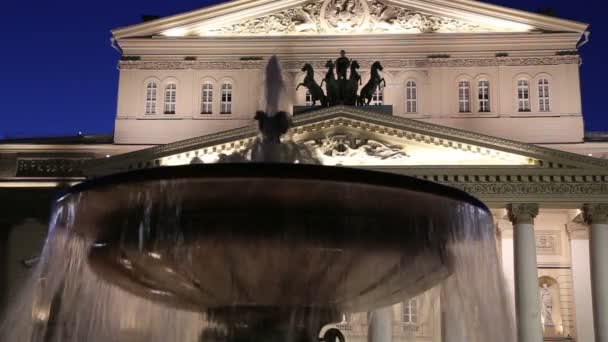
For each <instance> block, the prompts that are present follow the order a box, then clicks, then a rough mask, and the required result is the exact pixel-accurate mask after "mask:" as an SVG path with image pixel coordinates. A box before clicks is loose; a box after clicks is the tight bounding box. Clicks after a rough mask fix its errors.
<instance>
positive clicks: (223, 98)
mask: <svg viewBox="0 0 608 342" xmlns="http://www.w3.org/2000/svg"><path fill="white" fill-rule="evenodd" d="M233 105H234V83H233V82H231V81H228V80H225V81H222V86H221V88H220V114H221V115H230V114H232V110H233Z"/></svg>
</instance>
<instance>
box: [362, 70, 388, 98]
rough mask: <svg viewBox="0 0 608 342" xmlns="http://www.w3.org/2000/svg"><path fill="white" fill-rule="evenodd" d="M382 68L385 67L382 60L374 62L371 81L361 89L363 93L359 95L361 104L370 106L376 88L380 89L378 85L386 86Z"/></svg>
mask: <svg viewBox="0 0 608 342" xmlns="http://www.w3.org/2000/svg"><path fill="white" fill-rule="evenodd" d="M382 70H383V68H382V65H381V64H380V62H374V64H372V70H371V73H370V74H371V76H370V78H369V81H368V82H367V84H365V86H364V87H363V89H361V95H360V96H359V101H358V105H359V106H369V104H370V102H372V97H373V96H374V92H375V91H376V89H378V87H386V80H384V78H383V77H382V75H380V71H382ZM380 89H382V88H380Z"/></svg>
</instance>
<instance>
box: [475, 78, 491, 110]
mask: <svg viewBox="0 0 608 342" xmlns="http://www.w3.org/2000/svg"><path fill="white" fill-rule="evenodd" d="M491 85H492V83H491V82H490V80H489V79H487V78H481V79H479V80H477V112H478V113H484V114H485V113H492V90H491ZM484 89H485V92H484ZM484 103H485V105H484ZM484 107H485V108H484Z"/></svg>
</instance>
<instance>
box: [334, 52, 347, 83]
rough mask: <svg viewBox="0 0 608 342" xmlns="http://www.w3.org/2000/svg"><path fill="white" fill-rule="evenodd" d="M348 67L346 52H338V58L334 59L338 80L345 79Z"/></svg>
mask: <svg viewBox="0 0 608 342" xmlns="http://www.w3.org/2000/svg"><path fill="white" fill-rule="evenodd" d="M349 66H350V59H348V57H346V51H344V50H341V51H340V58H338V59H336V71H337V74H338V80H345V79H346V71H348V67H349Z"/></svg>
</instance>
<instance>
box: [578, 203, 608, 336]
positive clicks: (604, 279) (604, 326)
mask: <svg viewBox="0 0 608 342" xmlns="http://www.w3.org/2000/svg"><path fill="white" fill-rule="evenodd" d="M583 217H584V218H585V221H586V222H587V223H588V224H589V225H591V228H590V235H591V236H590V239H589V256H590V259H591V295H592V298H593V321H594V324H593V326H594V328H595V329H594V330H595V342H608V203H602V204H585V205H584V206H583Z"/></svg>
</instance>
